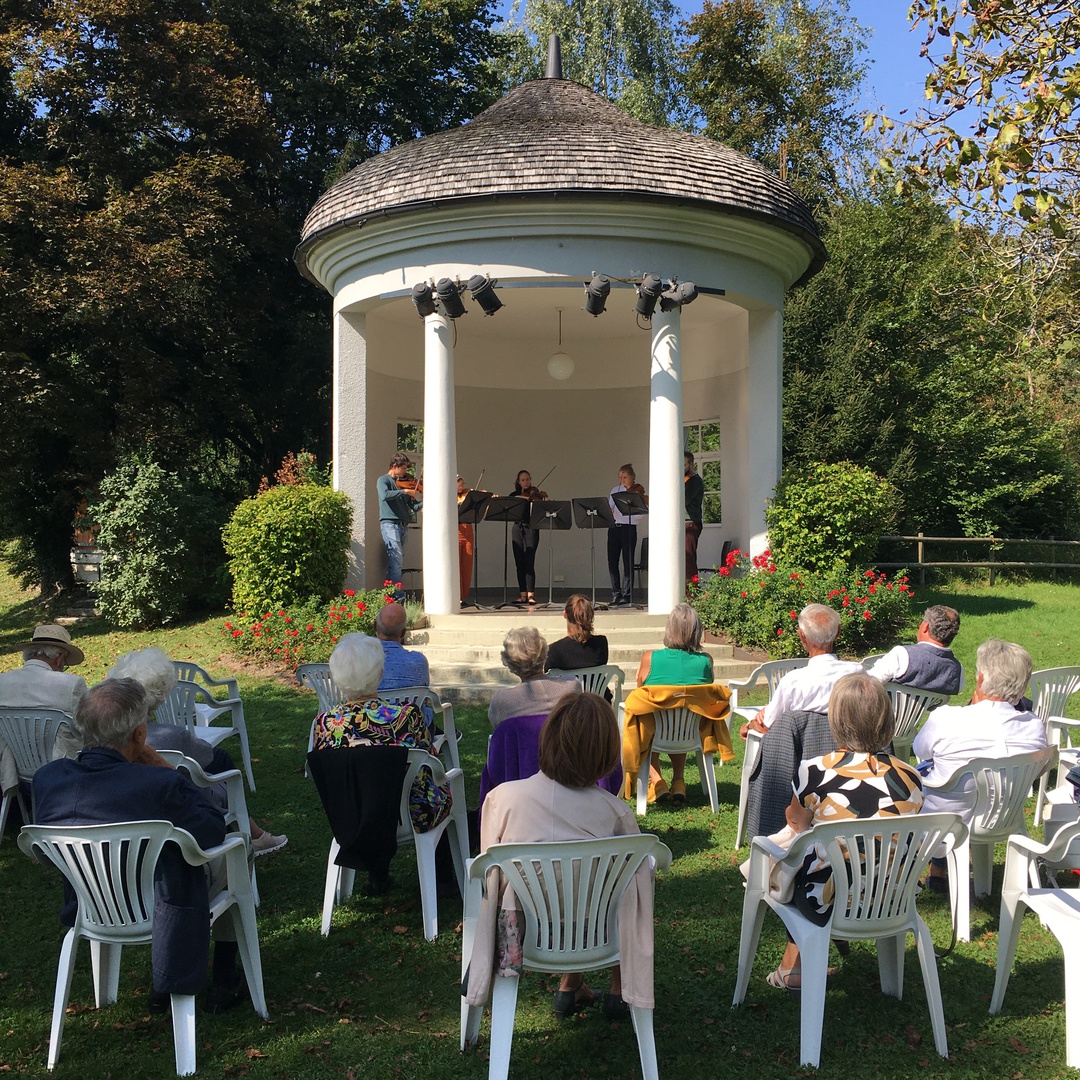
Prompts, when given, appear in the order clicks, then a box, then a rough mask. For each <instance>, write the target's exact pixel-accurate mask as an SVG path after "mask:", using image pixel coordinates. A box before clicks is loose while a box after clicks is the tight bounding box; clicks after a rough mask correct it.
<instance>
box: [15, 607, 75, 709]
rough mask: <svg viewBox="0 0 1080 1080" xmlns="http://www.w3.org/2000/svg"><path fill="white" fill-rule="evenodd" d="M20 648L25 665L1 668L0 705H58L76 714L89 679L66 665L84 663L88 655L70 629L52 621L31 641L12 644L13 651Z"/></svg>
mask: <svg viewBox="0 0 1080 1080" xmlns="http://www.w3.org/2000/svg"><path fill="white" fill-rule="evenodd" d="M16 649H22V654H23V666H22V667H21V668H15V669H14V670H12V671H4V672H0V705H3V706H14V707H16V708H20V709H25V708H36V709H57V710H59V711H60V712H62V713H67V714H68V716H73V715H74V714H75V707H76V706H77V705H78V704H79V702H80V701H81V700H82V696H83V694H85V693H86V683H85V681H84V680H83V679H82V678H81V677H80V676H78V675H70V674H68V673H67V672H66V671H65V670H64V669H65V668H68V667H74V666H75V665H76V664H81V663H82V662H83V660H85V659H86V657H85V656H84V655H83V651H82V649H80V648H79V647H78V646H77V645H72V644H71V635H70V634H69V633H68V632H67V630H66V629H65V628H64V627H63V626H54V625H51V624H49V625H45V626H39V627H37V628H36V629H35V630H34V636H33V638H32V639H31V640H30V641H20V642H18V643H17V644H15V645H12V646H11V647H10V651H12V652H14V651H15V650H16Z"/></svg>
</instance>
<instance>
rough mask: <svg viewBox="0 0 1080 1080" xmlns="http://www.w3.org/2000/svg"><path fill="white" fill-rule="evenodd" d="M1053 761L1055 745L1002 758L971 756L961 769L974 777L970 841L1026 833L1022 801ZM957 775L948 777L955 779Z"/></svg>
mask: <svg viewBox="0 0 1080 1080" xmlns="http://www.w3.org/2000/svg"><path fill="white" fill-rule="evenodd" d="M1056 760H1057V748H1056V747H1053V746H1048V747H1047V748H1046V749H1045V750H1032V751H1030V752H1029V753H1026V754H1012V755H1011V756H1009V757H1003V758H975V759H974V760H973V761H969V762H968V763H967V765H965V766H964V768H963V769H962V770H961V773H962V774H965V775H966V774H971V775H972V776H974V778H975V792H976V794H975V816H974V817H973V818H972V820H971V826H970V829H971V838H972V839H973V840H991V839H999V840H1000V839H1004V838H1005V837H1007V836H1011V835H1012V834H1013V833H1024V834H1026V833H1027V825H1026V823H1025V821H1024V803H1025V802H1026V801H1027V797H1028V795H1029V794H1030V793H1031V785H1032V784H1034V783H1035V781H1036V780H1038V778H1039V777H1040V776H1041V775H1042V774H1043V773H1044V772H1046V770H1047V769H1050V768H1052V767H1053V764H1054V762H1055V761H1056ZM959 775H960V774H957V775H954V776H953V777H952V778H951V779H952V780H956V779H958V776H959Z"/></svg>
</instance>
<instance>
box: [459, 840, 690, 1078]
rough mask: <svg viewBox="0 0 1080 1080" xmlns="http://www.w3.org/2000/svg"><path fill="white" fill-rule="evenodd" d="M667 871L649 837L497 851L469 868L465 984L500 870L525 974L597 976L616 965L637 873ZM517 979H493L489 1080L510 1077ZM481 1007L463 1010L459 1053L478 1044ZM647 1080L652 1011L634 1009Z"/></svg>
mask: <svg viewBox="0 0 1080 1080" xmlns="http://www.w3.org/2000/svg"><path fill="white" fill-rule="evenodd" d="M650 858H651V859H652V860H653V863H654V864H655V866H656V868H657V869H659V870H666V869H667V868H668V866H670V865H671V852H670V851H669V850H668V848H667V847H666V846H665V845H664V844H662V843H660V841H659V840H658V839H657V838H656V837H655V836H652V835H650V834H648V833H645V834H641V835H637V836H612V837H605V838H603V839H598V840H566V841H563V842H561V843H548V844H496V845H495V846H494V847H492V848H491V849H490V850H489V851H487V852H485V853H484V854H483V855H481V856H479V857H478V858H476V859H473V860H472V862H471V863H470V864H469V886H468V892H467V893H466V894H465V918H464V922H463V927H462V941H461V946H462V950H461V972H462V978H463V979H464V977H465V972H466V971H467V969H468V966H469V961H470V960H471V958H472V951H473V943H474V941H475V938H476V923H477V919H478V918H479V914H480V905H481V903H482V901H483V895H484V892H485V890H486V888H487V876H488V872H489V871H491V870H494V869H498V870H501V871H502V873H503V876H504V877H505V879H506V881H507V883H508V884H509V885H510V887H511V888H512V889H513V890H514V894H515V896H516V897H517V900H518V903H519V904H520V906H521V909H522V913H523V914H524V917H525V932H524V933H523V935H522V943H521V948H522V967H523V969H524V970H525V971H554V972H560V973H564V972H576V971H596V970H597V969H599V968H609V967H611V966H613V965H614V964H617V963H619V902H620V901H621V900H622V895H623V893H624V892H625V891H626V888H627V886H628V885H629V884H630V882H631V881H632V880H633V877H634V875H635V874H636V873H637V870H638V867H639V866H640V865H641V864H642V863H643V862H644V861H645V860H646V859H650ZM518 982H519V979H518V978H517V977H514V976H495V977H494V978H493V979H492V994H491V1045H490V1047H489V1063H488V1080H505V1077H506V1076H507V1075H508V1073H509V1071H510V1047H511V1044H512V1042H513V1039H514V1018H515V1013H516V1010H517V995H518ZM482 1013H483V1008H482V1007H481V1006H478V1005H468V1004H466V1002H465V1001H464V999H463V1000H462V1003H461V1048H462V1050H465V1049H467V1048H469V1047H472V1046H475V1045H476V1040H477V1038H478V1036H479V1034H480V1018H481V1015H482ZM630 1015H631V1017H632V1019H633V1023H634V1031H635V1033H636V1034H637V1042H638V1055H639V1057H640V1058H641V1073H642V1076H643V1078H644V1080H658V1075H659V1074H658V1072H657V1065H656V1042H655V1040H654V1038H653V1010H652V1009H642V1008H635V1007H631V1009H630Z"/></svg>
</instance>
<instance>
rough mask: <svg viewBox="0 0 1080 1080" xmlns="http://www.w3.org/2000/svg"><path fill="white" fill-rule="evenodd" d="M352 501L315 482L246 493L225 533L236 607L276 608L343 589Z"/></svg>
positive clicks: (323, 598) (324, 598) (326, 597)
mask: <svg viewBox="0 0 1080 1080" xmlns="http://www.w3.org/2000/svg"><path fill="white" fill-rule="evenodd" d="M351 531H352V504H351V503H350V502H349V498H348V496H347V495H345V494H343V493H342V492H340V491H331V490H330V489H329V488H326V487H320V486H317V485H315V484H298V485H281V486H278V487H272V488H270V489H269V490H268V491H264V492H262V493H261V494H260V495H256V496H255V497H254V498H252V499H245V500H244V501H243V502H242V503H241V504H240V505H239V506H238V507H237V508H236V510H235V511H234V512H233V515H232V517H231V518H230V519H229V523H228V524H227V525H226V526H225V531H224V533H223V534H222V539H223V540H224V542H225V551H226V553H227V554H228V556H229V572H230V573H231V574H232V576H233V605H234V606H235V608H236V610H237V611H253V612H260V613H261V612H264V611H277V610H279V609H280V608H285V607H290V606H295V605H297V604H301V603H304V602H305V601H308V600H321V601H324V602H325V601H329V600H330V599H332V598H333V597H335V596H338V595H339V594H340V592H341V586H342V584H343V583H344V581H345V574H346V572H347V570H348V547H349V536H350V534H351Z"/></svg>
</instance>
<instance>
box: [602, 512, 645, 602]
mask: <svg viewBox="0 0 1080 1080" xmlns="http://www.w3.org/2000/svg"><path fill="white" fill-rule="evenodd" d="M611 500H612V502H614V503H615V505H616V506H617V507H618V508H619V511H620V513H623V514H625V515H626V516H627V517H640V516H642V515H644V514H647V513H648V512H649V508H648V506H646V505H645V499H644V498H643V497H642V496H641V495H639V494H638V493H637V492H636V491H616V492H615V493H614V494H613V495H612V496H611ZM635 524H636V522H635ZM636 558H637V552H636V551H634V552H631V558H630V606H631V607H642V606H643V605H642V604H635V603H634V561H635V560H636Z"/></svg>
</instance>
